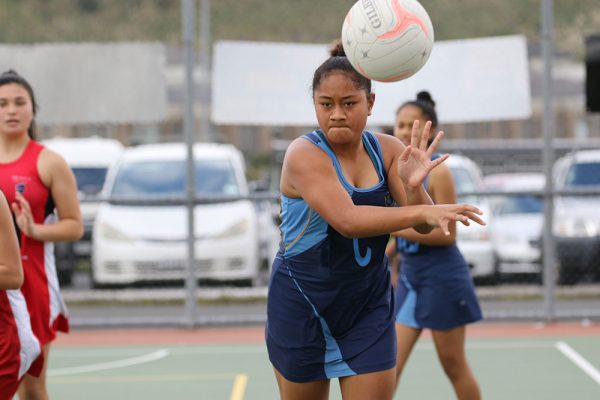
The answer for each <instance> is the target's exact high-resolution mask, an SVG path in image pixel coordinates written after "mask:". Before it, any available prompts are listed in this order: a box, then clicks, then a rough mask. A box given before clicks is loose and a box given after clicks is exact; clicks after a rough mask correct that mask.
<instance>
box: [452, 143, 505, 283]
mask: <svg viewBox="0 0 600 400" xmlns="http://www.w3.org/2000/svg"><path fill="white" fill-rule="evenodd" d="M445 162H446V164H447V165H448V167H449V168H450V171H451V172H452V177H453V178H454V185H455V187H456V196H457V202H459V203H470V204H473V205H474V206H476V207H478V208H479V209H481V210H482V211H483V213H484V215H483V218H484V220H485V221H486V222H487V223H488V224H489V223H490V220H491V218H492V215H491V208H490V204H489V202H488V199H487V198H486V197H485V196H481V195H469V194H468V193H473V192H480V191H482V190H483V186H482V174H481V169H480V168H479V166H478V165H477V164H476V163H475V162H474V161H473V160H471V159H470V158H468V157H465V156H462V155H459V154H452V155H450V157H449V158H448V159H447V160H446V161H445ZM456 245H457V246H458V248H459V249H460V251H461V253H462V254H463V256H464V258H465V260H466V261H467V263H468V264H469V267H470V268H471V275H472V276H473V277H474V278H482V279H486V280H490V281H491V280H493V279H494V277H495V276H494V273H495V271H494V251H493V248H492V242H491V241H490V236H489V228H488V225H485V226H482V225H479V224H471V225H470V226H468V227H467V226H464V225H463V224H460V223H459V224H456Z"/></svg>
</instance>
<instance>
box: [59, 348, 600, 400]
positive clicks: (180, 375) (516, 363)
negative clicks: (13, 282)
mask: <svg viewBox="0 0 600 400" xmlns="http://www.w3.org/2000/svg"><path fill="white" fill-rule="evenodd" d="M467 351H468V356H469V359H470V362H471V365H472V367H473V369H474V371H475V374H476V376H477V379H478V380H479V383H480V385H481V388H482V394H483V398H484V399H487V400H495V399H497V400H506V399H511V400H514V399H527V400H535V399H539V400H554V399H557V400H558V399H561V400H562V399H577V400H587V399H589V400H592V399H594V400H596V399H600V372H599V371H600V339H599V338H598V337H556V338H548V337H544V338H540V339H536V338H531V337H528V338H524V339H522V340H521V339H518V338H510V339H507V340H504V339H494V340H490V339H472V340H469V341H468V344H467ZM48 374H49V377H48V381H49V389H50V397H51V398H54V399H61V400H69V399H86V400H95V399H98V400H99V399H103V400H106V399H111V400H118V399H144V400H153V399H178V400H185V399H206V400H218V399H227V400H242V399H244V400H267V399H278V398H279V396H278V393H277V387H276V383H275V378H274V376H273V373H272V370H271V365H270V364H269V361H268V358H267V353H266V349H265V346H264V345H262V344H255V345H177V346H155V347H149V346H128V347H114V346H113V347H104V346H103V347H59V346H56V347H55V348H54V349H53V350H52V354H51V357H50V364H49V373H48ZM330 398H331V399H341V396H340V392H339V388H338V383H337V380H334V381H332V390H331V396H330ZM454 398H455V396H454V394H453V392H452V389H451V387H450V384H449V383H448V381H447V379H446V378H445V376H444V374H443V371H442V369H441V367H440V365H439V363H438V361H437V357H436V354H435V350H434V349H433V345H432V342H431V341H430V340H429V339H423V340H421V341H420V342H419V344H418V345H417V347H416V348H415V350H414V352H413V354H412V356H411V358H410V360H409V363H408V366H407V367H406V370H405V374H404V377H403V381H402V383H401V385H400V388H399V391H398V392H397V394H396V396H395V399H431V400H437V399H454Z"/></svg>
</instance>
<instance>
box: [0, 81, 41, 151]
mask: <svg viewBox="0 0 600 400" xmlns="http://www.w3.org/2000/svg"><path fill="white" fill-rule="evenodd" d="M11 83H14V84H17V85H19V86H21V87H22V88H23V89H25V90H26V91H27V93H28V94H29V98H30V99H31V105H32V107H33V117H34V119H32V120H31V125H29V128H28V129H27V135H29V137H30V138H31V139H35V115H36V114H37V110H38V106H37V103H36V101H35V96H34V95H33V88H32V87H31V85H30V84H29V82H27V80H25V78H23V77H22V76H21V75H19V74H18V73H17V72H16V71H14V70H12V69H9V70H8V71H4V72H3V73H2V74H1V75H0V86H4V85H8V84H11Z"/></svg>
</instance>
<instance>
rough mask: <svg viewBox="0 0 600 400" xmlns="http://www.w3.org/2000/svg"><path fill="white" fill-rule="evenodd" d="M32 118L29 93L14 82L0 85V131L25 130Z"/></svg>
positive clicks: (14, 131) (12, 132)
mask: <svg viewBox="0 0 600 400" xmlns="http://www.w3.org/2000/svg"><path fill="white" fill-rule="evenodd" d="M32 119H33V105H32V103H31V98H30V97H29V93H28V92H27V90H25V88H24V87H23V86H21V85H18V84H16V83H9V84H6V85H2V86H0V133H2V134H17V133H24V132H27V129H29V126H30V125H31V121H32Z"/></svg>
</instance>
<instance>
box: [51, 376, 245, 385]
mask: <svg viewBox="0 0 600 400" xmlns="http://www.w3.org/2000/svg"><path fill="white" fill-rule="evenodd" d="M233 377H234V375H233V374H227V373H223V374H160V375H118V376H112V375H111V376H67V377H65V376H60V377H54V378H52V384H55V385H56V384H68V385H71V384H74V383H76V384H92V383H138V382H153V383H156V382H198V381H219V380H221V381H224V380H227V381H230V380H231V379H232V378H233Z"/></svg>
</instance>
